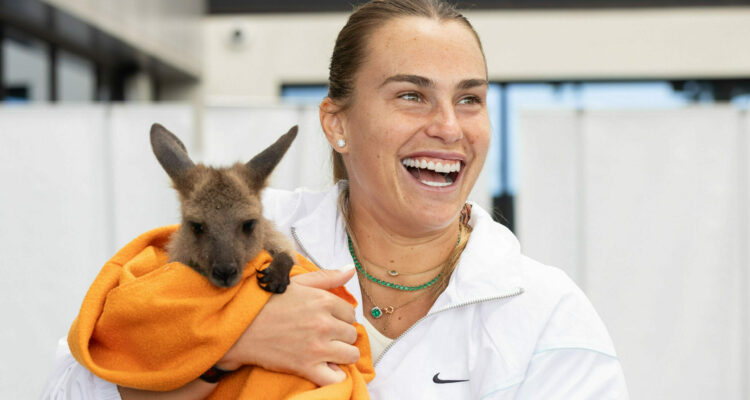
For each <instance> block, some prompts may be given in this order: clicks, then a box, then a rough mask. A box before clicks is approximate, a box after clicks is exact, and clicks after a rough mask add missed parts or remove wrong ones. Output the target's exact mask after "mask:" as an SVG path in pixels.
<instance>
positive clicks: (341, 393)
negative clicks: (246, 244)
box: [68, 226, 375, 400]
mask: <svg viewBox="0 0 750 400" xmlns="http://www.w3.org/2000/svg"><path fill="white" fill-rule="evenodd" d="M176 228H177V227H176V226H170V227H163V228H158V229H155V230H152V231H150V232H147V233H145V234H143V235H141V236H140V237H138V238H136V239H135V240H133V241H132V242H130V243H129V244H128V245H126V246H125V247H124V248H123V249H122V250H120V251H119V252H118V253H117V254H116V255H115V256H114V257H113V258H112V259H111V260H110V261H109V262H107V263H106V264H105V265H104V267H103V268H102V270H101V272H99V275H98V276H97V277H96V279H95V280H94V283H93V284H92V285H91V288H90V289H89V291H88V293H87V294H86V297H85V298H84V300H83V305H82V306H81V311H80V313H79V314H78V317H77V318H76V320H75V321H74V322H73V326H72V327H71V328H70V332H69V333H68V345H69V346H70V350H71V352H72V353H73V355H74V356H75V358H76V360H78V362H80V363H81V364H83V365H85V366H86V367H87V368H88V369H89V370H91V371H92V372H93V373H94V374H96V375H97V376H99V377H101V378H103V379H105V380H107V381H110V382H114V383H117V384H119V385H123V386H129V387H134V388H139V389H145V390H154V391H166V390H172V389H175V388H178V387H180V386H183V385H185V384H186V383H188V382H190V381H192V380H194V379H196V378H197V377H198V376H200V375H201V374H202V373H203V372H205V371H206V370H208V369H209V368H210V367H211V366H212V365H214V364H215V363H216V362H217V361H218V360H219V359H220V358H221V357H222V356H223V355H224V354H225V353H226V352H227V351H228V350H229V348H230V347H231V346H232V345H233V344H234V342H235V341H236V340H237V339H238V338H239V337H240V335H241V334H242V333H243V332H244V330H245V328H246V327H247V326H248V325H249V324H250V322H251V321H252V320H253V318H255V316H256V315H257V314H258V312H259V311H260V309H261V308H262V307H263V305H264V304H265V302H266V301H267V300H268V298H269V297H270V296H271V294H270V293H268V292H266V291H264V290H262V289H261V288H260V287H259V286H258V283H257V280H256V277H255V270H256V268H258V269H262V268H263V267H265V266H267V265H268V264H269V263H270V261H271V257H270V255H269V254H268V253H266V252H262V253H261V254H260V255H259V256H258V257H257V258H256V259H255V260H253V261H251V262H250V263H249V264H248V265H247V267H246V268H245V271H244V274H243V279H242V281H241V282H240V283H239V284H238V285H236V286H235V287H232V288H218V287H215V286H213V285H212V284H211V283H209V282H208V280H207V279H206V278H205V277H203V276H201V275H200V274H198V273H196V272H195V271H194V270H192V269H190V268H189V267H188V266H186V265H183V264H181V263H176V262H172V263H169V262H168V256H167V253H166V251H165V250H164V246H165V244H166V243H167V242H168V240H169V236H170V235H171V234H172V233H173V232H174V231H175V230H176ZM300 259H301V260H302V257H300ZM316 269H317V268H316V267H315V266H314V265H313V264H312V263H310V262H309V261H307V260H303V262H302V264H301V265H298V266H294V268H293V269H292V275H296V274H301V273H304V272H310V271H314V270H316ZM332 292H333V293H334V294H336V295H338V296H340V297H342V298H344V299H346V300H347V301H349V302H350V303H352V305H353V306H354V305H355V300H354V298H353V297H352V296H351V295H350V294H349V293H348V292H346V290H344V288H343V287H342V288H337V289H334V290H332ZM355 325H356V328H357V332H358V337H357V342H356V343H355V344H356V345H357V346H358V347H359V349H360V353H361V354H362V357H361V358H360V360H359V361H358V362H357V363H356V364H351V365H342V366H341V367H342V369H343V370H344V371H345V372H346V374H347V378H346V380H344V381H343V382H340V383H337V384H333V385H328V386H324V387H318V386H316V385H315V384H313V383H312V382H310V381H308V380H305V379H302V378H299V377H296V376H293V375H288V374H281V373H275V372H271V371H268V370H264V369H263V368H260V367H251V366H245V367H243V368H241V369H240V370H238V371H236V372H235V373H233V374H231V375H230V376H228V377H226V378H224V379H223V380H222V381H220V382H219V385H218V386H217V388H216V390H214V392H213V393H212V394H211V396H210V397H209V398H210V399H299V400H302V399H367V398H369V396H368V394H367V387H366V383H367V382H369V381H370V380H372V378H373V377H374V375H375V373H374V368H373V366H372V360H371V358H370V349H369V342H368V339H367V336H366V334H365V330H364V327H362V326H361V325H359V324H355Z"/></svg>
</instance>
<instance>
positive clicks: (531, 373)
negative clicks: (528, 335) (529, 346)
mask: <svg viewBox="0 0 750 400" xmlns="http://www.w3.org/2000/svg"><path fill="white" fill-rule="evenodd" d="M552 271H554V272H552V273H549V276H550V279H548V280H547V281H546V282H545V286H544V287H543V288H541V290H539V289H538V290H537V292H544V293H547V294H549V293H557V295H553V296H552V298H554V299H555V300H554V301H552V302H550V303H549V304H550V306H549V308H547V307H542V308H543V309H549V310H550V311H549V312H548V313H541V314H543V315H546V317H544V318H543V321H544V322H543V323H542V324H541V326H542V327H543V328H542V329H541V331H540V332H539V336H538V337H537V339H536V343H535V345H534V348H533V351H531V354H530V357H529V359H528V360H529V361H528V363H527V364H526V367H525V373H523V374H522V376H523V377H522V378H521V379H520V382H519V383H518V384H517V385H514V386H513V387H507V388H505V389H507V390H498V391H497V392H496V393H492V394H488V395H487V396H485V397H482V398H483V399H515V400H532V399H545V400H557V399H560V400H564V399H565V400H567V399H581V400H588V399H592V400H594V399H596V400H627V399H628V398H629V397H628V391H627V386H626V384H625V377H624V374H623V371H622V367H621V365H620V360H619V359H618V357H617V353H616V352H615V348H614V344H613V343H612V339H611V338H610V336H609V332H607V328H606V327H605V325H604V322H603V321H602V319H601V318H600V317H599V315H598V313H597V312H596V310H595V309H594V306H593V305H592V304H591V302H590V301H589V299H588V298H587V297H586V295H585V294H584V293H583V291H581V289H580V288H578V287H577V286H576V285H575V283H573V281H572V280H570V278H569V277H567V275H565V274H564V273H562V271H557V270H552ZM530 292H532V291H530ZM530 294H531V295H533V293H530Z"/></svg>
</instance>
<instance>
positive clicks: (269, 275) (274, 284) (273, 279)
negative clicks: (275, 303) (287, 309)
mask: <svg viewBox="0 0 750 400" xmlns="http://www.w3.org/2000/svg"><path fill="white" fill-rule="evenodd" d="M292 264H293V261H292V258H291V257H289V256H288V255H286V254H283V253H282V254H277V255H276V257H274V259H273V261H271V265H269V266H268V268H266V269H264V270H262V271H258V285H259V286H260V287H261V288H262V289H263V290H265V291H267V292H271V293H284V291H285V290H286V287H287V286H288V285H289V271H290V270H291V269H292Z"/></svg>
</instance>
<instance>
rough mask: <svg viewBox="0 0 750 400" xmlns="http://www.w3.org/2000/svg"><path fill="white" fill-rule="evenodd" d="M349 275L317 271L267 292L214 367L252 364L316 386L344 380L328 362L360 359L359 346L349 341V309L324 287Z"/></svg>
mask: <svg viewBox="0 0 750 400" xmlns="http://www.w3.org/2000/svg"><path fill="white" fill-rule="evenodd" d="M352 276H353V272H352V271H344V272H342V271H318V272H312V273H308V274H303V275H299V276H296V277H294V278H293V279H292V283H291V284H290V285H289V286H288V287H287V289H286V291H285V292H284V293H282V294H276V295H273V296H271V298H270V299H269V300H268V302H267V303H266V305H265V306H264V307H263V309H262V310H261V311H260V313H258V315H257V316H256V317H255V320H253V322H252V323H251V324H250V326H249V327H248V328H247V329H246V330H245V332H244V333H243V334H242V336H241V337H240V339H239V340H238V341H237V342H236V343H235V344H234V346H232V348H231V349H230V350H229V352H227V354H226V355H225V356H224V358H222V360H220V362H219V363H218V365H219V367H220V368H221V366H222V365H227V366H230V367H231V366H234V365H236V364H253V365H258V366H261V367H264V368H266V369H269V370H273V371H279V372H287V373H293V374H295V375H298V376H302V377H304V378H307V379H309V380H311V381H313V382H315V383H316V384H318V385H326V384H330V383H334V382H339V381H341V380H342V379H344V377H345V374H344V372H343V371H341V370H340V369H339V368H338V367H336V366H334V367H331V366H329V364H328V363H329V362H334V363H340V364H350V363H354V362H356V361H357V360H358V359H359V349H358V348H357V347H355V346H352V345H351V343H354V342H355V341H356V339H357V330H356V328H354V326H352V325H351V323H352V322H353V321H354V309H353V307H352V306H351V304H349V303H348V302H346V301H345V300H343V299H341V298H339V297H338V296H335V295H333V294H332V293H329V292H328V291H327V290H326V289H330V288H335V287H338V286H341V285H343V284H344V283H345V282H346V281H347V280H349V279H351V277H352Z"/></svg>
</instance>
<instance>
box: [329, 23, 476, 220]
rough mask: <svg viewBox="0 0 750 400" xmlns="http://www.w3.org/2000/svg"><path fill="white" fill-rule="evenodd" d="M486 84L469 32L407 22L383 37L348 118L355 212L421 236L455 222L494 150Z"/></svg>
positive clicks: (370, 51) (371, 53) (378, 35)
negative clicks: (364, 212) (359, 210)
mask: <svg viewBox="0 0 750 400" xmlns="http://www.w3.org/2000/svg"><path fill="white" fill-rule="evenodd" d="M486 76H487V72H486V67H485V63H484V57H483V56H482V53H481V51H480V49H479V46H478V44H477V41H476V38H475V37H474V35H473V34H472V32H471V31H470V30H469V29H468V28H467V27H466V26H464V25H462V24H460V23H459V22H455V21H449V22H445V21H436V20H433V19H428V18H422V17H404V18H398V19H394V20H391V21H389V22H388V23H386V24H385V25H384V26H382V27H380V28H379V29H378V30H376V31H375V32H374V33H373V35H372V36H371V37H370V39H369V41H368V47H367V52H366V57H365V59H364V62H363V64H362V65H361V67H360V69H359V71H358V72H357V74H356V75H355V77H354V93H353V98H352V101H351V103H350V106H349V107H348V108H347V109H346V110H345V111H344V112H343V115H341V121H342V127H343V132H344V136H345V137H346V140H347V148H346V152H345V153H344V154H343V156H344V162H345V164H346V167H347V172H348V175H349V181H350V188H351V195H352V201H353V202H354V201H357V204H352V206H353V210H354V211H356V209H357V208H361V207H363V208H365V209H366V210H367V212H368V213H371V215H373V216H375V217H376V218H381V219H382V218H386V219H387V220H386V221H383V222H385V223H386V224H388V225H389V227H390V228H391V229H395V230H397V231H402V232H411V233H413V234H419V233H424V232H429V231H432V230H437V229H440V228H443V227H446V226H448V224H450V223H452V222H454V221H455V219H456V217H457V215H458V213H459V212H460V210H461V207H462V206H463V203H464V202H465V201H466V198H467V196H468V195H469V192H470V191H471V188H472V187H473V185H474V182H475V181H476V179H477V176H478V175H479V172H480V170H481V168H482V165H483V163H484V159H485V156H486V154H487V148H488V145H489V138H490V123H489V117H488V114H487V107H486V105H485V100H486V97H487V80H486Z"/></svg>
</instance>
